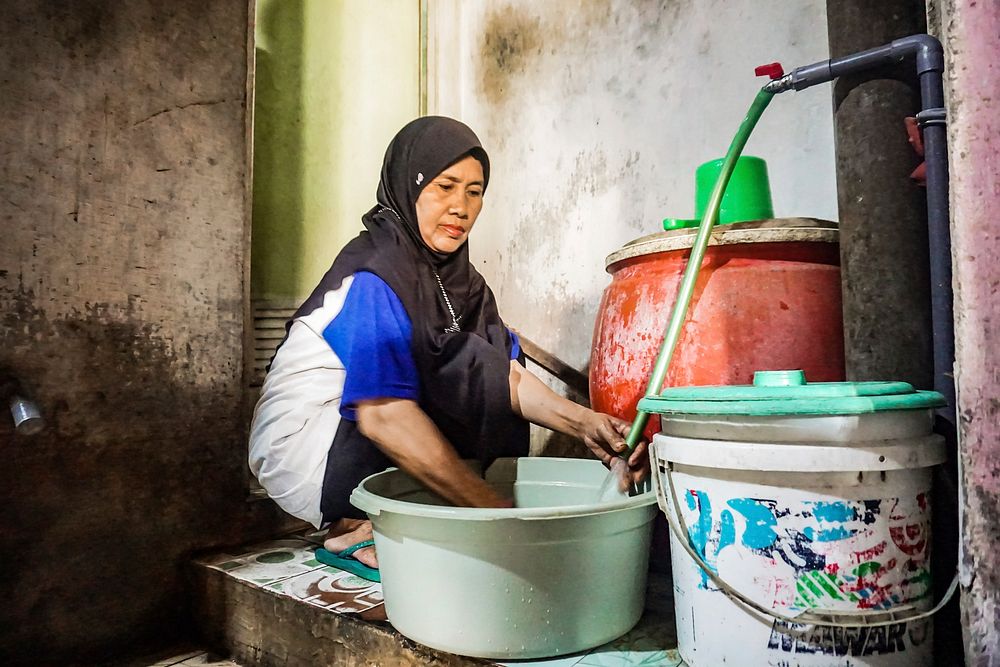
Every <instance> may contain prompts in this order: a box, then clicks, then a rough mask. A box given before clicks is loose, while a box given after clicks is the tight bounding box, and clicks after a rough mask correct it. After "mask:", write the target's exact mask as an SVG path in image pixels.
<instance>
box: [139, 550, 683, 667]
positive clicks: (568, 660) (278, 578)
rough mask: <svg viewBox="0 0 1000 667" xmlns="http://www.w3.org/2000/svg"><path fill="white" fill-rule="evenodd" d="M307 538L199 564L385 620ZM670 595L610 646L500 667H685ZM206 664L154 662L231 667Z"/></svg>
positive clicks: (378, 591) (367, 585)
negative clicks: (322, 560)
mask: <svg viewBox="0 0 1000 667" xmlns="http://www.w3.org/2000/svg"><path fill="white" fill-rule="evenodd" d="M306 538H311V539H306ZM306 538H301V539H300V538H290V539H283V540H276V541H271V542H265V543H263V544H259V545H256V546H254V547H250V548H248V549H246V550H245V551H243V552H241V553H227V554H219V555H216V556H213V557H210V558H206V559H203V560H202V561H201V562H202V563H204V564H206V565H208V566H209V567H213V568H215V569H218V570H221V571H223V572H226V573H227V574H229V575H230V576H233V577H236V578H238V579H241V580H243V581H246V582H248V583H249V584H251V585H253V586H258V587H260V588H264V589H267V590H270V591H273V592H275V593H277V594H279V595H284V596H288V597H291V598H295V599H297V600H301V601H302V602H305V603H307V604H311V605H315V606H317V607H321V608H323V609H326V610H328V611H331V612H335V613H346V614H357V615H359V616H360V617H361V618H363V619H365V620H385V608H384V605H383V598H382V587H381V585H380V584H376V583H372V582H369V581H366V580H364V579H361V578H360V577H356V576H354V575H352V574H350V573H348V572H344V571H342V570H338V569H336V568H334V567H330V566H327V565H323V564H322V563H320V562H319V561H317V560H316V558H315V555H314V552H315V549H316V546H317V543H318V540H316V536H315V535H307V536H306ZM670 595H671V591H670V590H669V586H668V585H664V584H663V583H662V582H658V581H656V580H651V582H650V592H649V596H650V597H649V604H647V607H648V610H647V612H648V613H647V614H646V616H645V617H644V618H643V619H642V620H641V621H640V622H639V624H638V625H637V626H636V627H635V628H634V629H633V630H632V631H631V632H629V633H628V634H626V635H624V636H622V637H620V638H618V639H616V640H615V641H613V642H610V643H608V644H605V645H603V646H599V647H597V648H595V649H592V650H590V651H586V652H582V653H578V654H573V655H569V656H563V657H559V658H549V659H544V660H519V661H510V662H506V663H501V664H504V665H509V666H510V667H572V666H579V667H584V666H587V667H632V666H633V665H642V666H643V667H684V662H683V661H682V660H681V658H680V656H679V655H678V653H677V650H676V647H677V638H676V634H675V631H674V627H673V621H672V616H673V606H672V605H673V603H672V601H671V598H670ZM210 659H211V656H208V655H207V654H195V655H192V656H187V657H184V656H180V657H178V659H177V660H176V661H175V662H158V663H156V667H167V666H168V665H205V666H211V667H231V666H232V665H233V663H230V662H226V661H222V662H210ZM192 660H202V662H192Z"/></svg>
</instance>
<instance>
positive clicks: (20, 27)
mask: <svg viewBox="0 0 1000 667" xmlns="http://www.w3.org/2000/svg"><path fill="white" fill-rule="evenodd" d="M5 8H6V9H7V11H5V12H4V20H3V21H2V22H0V44H3V45H4V46H3V49H2V51H0V156H2V158H0V227H2V241H0V340H2V344H0V366H7V367H10V368H11V369H12V370H13V371H14V372H15V373H16V374H17V375H18V376H20V377H21V378H22V379H23V380H24V381H25V383H26V384H28V385H29V387H30V388H31V389H32V390H33V391H34V393H35V394H36V396H37V397H38V399H39V402H40V404H41V407H42V410H43V412H44V413H45V417H46V418H47V420H48V429H47V430H46V431H45V432H44V433H42V434H40V435H37V436H35V437H33V438H26V437H24V436H21V435H14V434H13V432H12V430H11V425H10V420H9V419H8V418H7V417H6V416H5V415H0V448H2V452H3V457H4V464H3V465H2V466H0V488H2V489H3V494H2V495H3V502H2V503H0V526H3V529H2V535H3V537H2V538H0V544H2V547H0V548H2V554H0V562H2V563H3V568H2V571H0V599H2V600H3V604H2V605H0V656H2V657H0V661H2V662H4V663H5V664H11V662H24V663H29V664H55V663H58V662H80V661H86V660H89V659H96V658H101V657H106V656H108V655H120V654H123V653H125V652H130V651H137V650H141V649H142V648H143V647H144V646H146V645H152V644H161V643H165V642H168V641H170V640H171V639H172V638H174V637H175V636H176V634H177V633H179V632H183V630H184V616H185V614H184V585H183V570H182V565H183V563H184V562H185V561H186V559H187V556H188V554H189V553H190V552H191V551H192V550H195V549H199V548H203V547H208V546H210V545H214V544H220V543H233V542H239V541H242V540H244V539H249V538H250V537H256V536H258V535H260V534H262V533H264V532H269V531H270V530H272V529H273V528H274V527H275V526H276V520H277V512H276V511H275V510H274V508H273V507H272V506H271V504H270V503H247V502H246V487H245V476H244V469H245V456H246V454H245V452H246V446H245V441H244V435H243V427H244V424H243V417H242V415H241V405H242V403H241V401H242V396H241V394H242V389H241V387H242V369H243V364H242V354H243V331H244V303H245V290H244V268H245V263H246V258H247V251H248V246H249V243H248V208H247V197H246V187H245V186H246V177H247V171H248V169H247V167H248V161H247V160H248V151H247V107H246V99H247V93H246V90H247V88H246V85H247V71H248V53H247V48H248V44H249V43H250V42H249V40H248V28H249V17H248V2H247V1H246V0H175V1H171V2H164V3H155V2H139V3H128V2H118V1H116V0H80V1H77V2H72V3H54V2H41V1H39V2H32V1H28V0H24V1H21V2H14V3H7V4H6V7H5Z"/></svg>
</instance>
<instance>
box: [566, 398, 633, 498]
mask: <svg viewBox="0 0 1000 667" xmlns="http://www.w3.org/2000/svg"><path fill="white" fill-rule="evenodd" d="M587 412H588V413H589V414H588V415H587V416H586V417H585V418H584V419H583V420H581V423H580V433H579V437H580V439H581V440H583V443H584V444H585V445H587V448H588V449H590V451H592V452H594V454H596V455H597V458H599V459H600V460H601V461H603V462H604V465H606V466H610V465H611V461H612V459H613V458H614V457H615V456H621V455H622V453H624V452H625V451H626V450H627V449H628V445H627V444H626V443H625V438H627V437H628V434H629V431H630V430H632V425H631V424H629V423H628V422H626V421H624V420H622V419H619V418H617V417H612V416H611V415H606V414H603V413H601V412H594V411H593V410H588V411H587ZM628 468H629V475H630V476H631V478H632V482H633V483H634V484H638V483H639V482H641V481H643V480H644V479H645V478H646V475H647V474H649V453H648V450H647V442H646V440H645V438H643V439H642V440H640V441H639V444H638V445H636V447H635V449H634V450H632V453H631V454H630V455H629V457H628Z"/></svg>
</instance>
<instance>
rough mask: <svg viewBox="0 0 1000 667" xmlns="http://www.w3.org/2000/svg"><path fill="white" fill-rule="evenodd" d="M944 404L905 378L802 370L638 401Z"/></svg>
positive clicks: (717, 411) (788, 406)
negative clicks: (831, 376)
mask: <svg viewBox="0 0 1000 667" xmlns="http://www.w3.org/2000/svg"><path fill="white" fill-rule="evenodd" d="M944 405H946V403H945V400H944V396H942V395H941V394H939V393H937V392H936V391H918V390H916V389H914V388H913V385H911V384H909V383H908V382H806V377H805V373H803V372H802V371H799V370H796V371H757V372H756V373H754V378H753V384H752V385H721V386H712V387H671V388H669V389H664V390H663V393H661V394H660V395H659V396H647V397H646V398H644V399H642V400H641V401H639V409H640V410H642V411H644V412H648V413H651V414H689V415H757V416H760V415H860V414H866V413H871V412H884V411H887V410H926V409H930V408H939V407H942V406H944Z"/></svg>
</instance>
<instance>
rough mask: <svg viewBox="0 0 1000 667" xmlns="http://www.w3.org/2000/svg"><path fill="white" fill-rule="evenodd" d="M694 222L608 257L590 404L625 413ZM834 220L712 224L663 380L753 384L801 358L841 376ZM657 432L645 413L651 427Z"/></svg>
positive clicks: (650, 354)
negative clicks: (759, 374)
mask: <svg viewBox="0 0 1000 667" xmlns="http://www.w3.org/2000/svg"><path fill="white" fill-rule="evenodd" d="M696 231H697V230H694V229H681V230H675V231H670V232H663V233H660V234H654V235H652V236H646V237H643V238H640V239H637V240H636V241H633V242H631V243H629V244H627V245H626V246H625V247H623V248H622V249H621V250H618V251H616V252H614V253H612V254H611V255H610V256H608V258H607V261H606V266H607V271H608V272H609V273H610V274H611V276H612V279H611V284H610V285H609V286H608V288H607V289H606V290H605V291H604V296H603V298H602V299H601V307H600V311H599V312H598V315H597V323H596V325H595V328H594V344H593V349H592V351H591V357H590V400H591V404H592V405H593V407H594V409H595V410H598V411H600V412H607V413H609V414H613V415H617V416H619V417H621V418H623V419H627V420H632V418H634V417H635V405H636V402H637V401H638V400H639V398H640V397H641V396H642V395H643V393H644V392H645V390H646V385H647V383H648V382H649V373H650V371H651V370H652V368H653V364H654V362H655V361H656V354H657V352H658V351H659V346H660V343H661V341H662V337H663V329H664V327H665V326H666V324H667V320H668V318H669V317H670V311H671V309H672V307H673V304H674V299H675V298H676V295H677V289H678V287H679V285H680V281H681V276H682V274H683V272H684V267H685V263H686V262H687V257H688V255H689V254H690V248H691V245H692V244H693V242H694V237H695V232H696ZM838 237H839V233H838V230H837V225H836V223H832V222H827V221H822V220H813V219H809V218H789V219H779V220H764V221H756V222H746V223H737V224H733V225H726V226H723V227H718V228H717V229H716V230H715V231H714V232H713V234H712V239H711V242H710V244H709V247H708V250H707V252H706V253H705V260H704V262H703V264H702V267H701V272H700V273H699V274H698V281H697V283H696V284H695V289H694V296H693V297H692V299H691V307H690V310H689V311H688V318H687V320H686V322H685V324H684V328H683V331H682V333H681V338H680V341H679V342H678V344H677V350H676V351H675V353H674V358H673V362H672V364H671V367H670V370H669V372H668V373H667V381H666V385H665V386H678V385H711V384H749V383H750V382H751V381H752V380H753V373H754V371H758V370H784V369H796V368H801V369H802V370H804V371H805V373H806V377H808V378H810V381H813V380H815V381H816V382H823V381H838V380H843V379H844V335H843V323H842V314H841V292H840V251H839V245H838ZM657 430H659V423H658V420H654V419H651V420H650V426H649V428H647V435H651V434H652V433H653V432H655V431H657Z"/></svg>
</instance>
